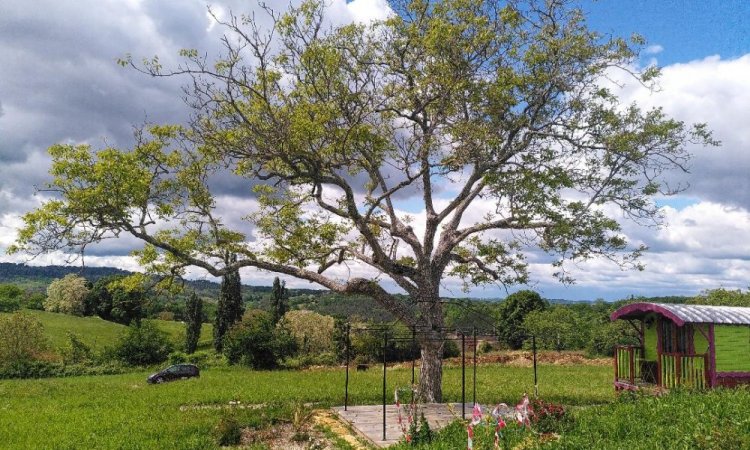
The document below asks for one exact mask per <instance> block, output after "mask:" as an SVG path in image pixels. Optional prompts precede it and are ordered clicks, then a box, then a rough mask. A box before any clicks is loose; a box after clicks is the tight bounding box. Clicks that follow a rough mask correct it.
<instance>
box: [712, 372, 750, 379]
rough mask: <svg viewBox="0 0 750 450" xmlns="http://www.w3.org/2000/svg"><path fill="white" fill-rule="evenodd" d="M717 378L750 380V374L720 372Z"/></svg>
mask: <svg viewBox="0 0 750 450" xmlns="http://www.w3.org/2000/svg"><path fill="white" fill-rule="evenodd" d="M716 377H717V378H750V372H719V373H717V374H716Z"/></svg>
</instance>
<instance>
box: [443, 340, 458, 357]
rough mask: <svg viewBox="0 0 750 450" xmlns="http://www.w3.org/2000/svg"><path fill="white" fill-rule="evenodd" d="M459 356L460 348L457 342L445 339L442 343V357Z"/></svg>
mask: <svg viewBox="0 0 750 450" xmlns="http://www.w3.org/2000/svg"><path fill="white" fill-rule="evenodd" d="M456 356H461V349H460V348H458V344H457V343H455V342H453V341H445V342H444V343H443V358H455V357H456Z"/></svg>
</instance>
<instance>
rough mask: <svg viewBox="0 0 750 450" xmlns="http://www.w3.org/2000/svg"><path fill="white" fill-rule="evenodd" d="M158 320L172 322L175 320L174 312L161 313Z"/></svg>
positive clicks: (157, 316)
mask: <svg viewBox="0 0 750 450" xmlns="http://www.w3.org/2000/svg"><path fill="white" fill-rule="evenodd" d="M156 318H157V319H159V320H164V321H167V322H171V321H173V320H174V313H173V312H172V311H161V312H160V313H158V314H157V315H156Z"/></svg>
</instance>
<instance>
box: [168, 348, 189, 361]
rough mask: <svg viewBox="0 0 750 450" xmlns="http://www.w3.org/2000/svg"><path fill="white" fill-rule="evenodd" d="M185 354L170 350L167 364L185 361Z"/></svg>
mask: <svg viewBox="0 0 750 450" xmlns="http://www.w3.org/2000/svg"><path fill="white" fill-rule="evenodd" d="M187 356H188V355H187V354H185V352H180V351H177V352H172V353H170V354H169V364H182V363H186V362H187V359H188V358H187Z"/></svg>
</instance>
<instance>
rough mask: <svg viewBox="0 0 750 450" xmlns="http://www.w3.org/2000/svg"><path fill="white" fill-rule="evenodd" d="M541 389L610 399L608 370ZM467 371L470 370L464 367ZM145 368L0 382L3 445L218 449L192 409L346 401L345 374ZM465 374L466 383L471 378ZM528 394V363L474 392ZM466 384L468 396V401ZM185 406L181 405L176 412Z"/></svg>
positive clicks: (371, 391)
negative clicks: (152, 379) (190, 374)
mask: <svg viewBox="0 0 750 450" xmlns="http://www.w3.org/2000/svg"><path fill="white" fill-rule="evenodd" d="M539 374H540V394H541V395H544V396H545V397H546V398H548V399H550V400H554V401H559V402H564V403H573V404H578V405H585V404H599V403H604V402H609V401H611V400H612V399H613V392H612V387H611V380H610V369H609V367H583V366H580V367H576V366H541V367H540V372H539ZM381 375H382V372H381V371H378V370H374V369H371V370H370V371H367V372H354V373H352V377H351V385H350V399H351V402H352V403H353V404H366V403H369V404H377V403H378V402H380V399H381V395H382V387H381V386H382V384H381V383H382V381H381ZM467 375H468V373H467ZM146 376H147V373H146V372H137V373H132V374H125V375H109V376H96V377H70V378H58V379H43V380H8V381H0V423H2V424H3V426H2V427H0V446H2V447H6V448H36V449H40V448H70V449H73V448H100V449H101V448H185V449H187V448H214V447H215V443H214V440H213V438H212V435H211V431H212V429H213V428H214V427H215V426H216V424H217V422H218V420H219V418H220V417H221V414H222V411H221V410H218V409H213V408H191V407H194V406H198V405H227V404H228V403H229V402H230V401H241V402H242V404H260V403H263V404H277V405H279V406H278V407H275V408H268V409H261V410H250V409H247V410H238V411H237V413H238V414H239V415H240V418H241V419H242V420H244V422H245V423H247V424H251V425H252V424H258V425H260V424H262V423H264V421H265V422H267V421H269V420H273V418H274V417H276V416H277V415H281V416H287V417H288V415H289V411H290V409H291V408H292V407H293V405H294V403H296V402H305V403H308V402H313V403H316V404H318V405H320V406H321V407H323V406H332V405H339V404H342V403H343V394H344V392H343V389H344V372H343V371H342V370H340V369H330V370H315V371H297V372H294V371H273V372H267V371H250V370H248V369H244V368H238V367H232V368H217V369H208V370H204V371H203V373H202V375H201V378H200V379H193V380H186V381H182V382H175V383H169V384H164V385H147V384H146V383H145V377H146ZM410 377H411V372H410V371H409V370H407V369H389V370H388V380H389V382H388V396H389V399H390V400H391V401H392V395H393V390H394V389H395V388H396V387H404V386H407V385H408V384H409V382H410ZM467 380H471V377H470V376H468V377H467ZM444 386H445V395H446V400H447V401H452V402H453V401H459V400H460V398H461V395H460V386H461V370H460V368H449V369H446V370H445V381H444ZM532 390H533V375H532V372H531V369H529V368H519V367H505V366H483V367H480V368H479V370H478V383H477V393H478V400H479V401H480V402H482V403H485V404H486V403H495V402H501V401H502V402H506V403H513V402H516V401H517V400H518V399H519V397H520V396H521V395H522V394H523V392H531V391H532ZM470 392H471V391H470V390H467V396H468V400H469V401H470V399H471V394H470ZM181 407H183V408H182V409H183V410H181Z"/></svg>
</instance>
